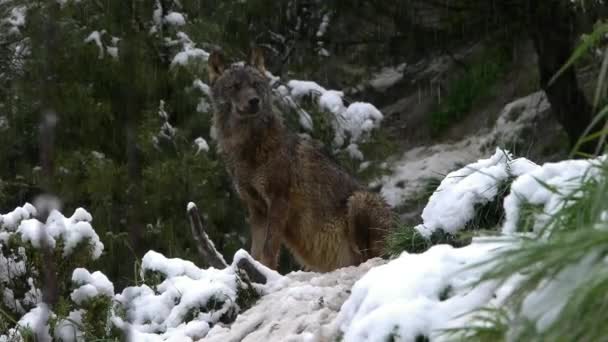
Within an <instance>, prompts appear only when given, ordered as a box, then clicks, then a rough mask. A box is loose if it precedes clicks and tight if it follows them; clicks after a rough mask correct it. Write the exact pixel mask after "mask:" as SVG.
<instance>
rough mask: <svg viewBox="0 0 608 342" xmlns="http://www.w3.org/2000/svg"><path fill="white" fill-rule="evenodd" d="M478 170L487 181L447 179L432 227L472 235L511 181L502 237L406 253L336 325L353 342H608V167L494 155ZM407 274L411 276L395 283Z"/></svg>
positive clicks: (381, 271) (473, 175)
mask: <svg viewBox="0 0 608 342" xmlns="http://www.w3.org/2000/svg"><path fill="white" fill-rule="evenodd" d="M503 156H506V154H504V153H503ZM501 160H502V161H501ZM477 166H478V167H477V169H478V171H479V170H480V169H483V170H485V171H484V172H483V173H481V172H475V171H472V170H469V171H467V168H464V169H461V170H459V171H456V173H455V174H458V175H460V177H459V178H456V179H453V178H452V179H450V177H449V176H448V177H447V178H446V179H445V180H444V182H443V183H442V186H440V189H443V191H445V193H441V192H440V189H438V190H437V192H436V193H435V195H434V196H433V197H432V199H431V200H430V201H429V206H430V207H427V208H433V210H435V213H434V215H433V216H432V217H428V216H427V218H432V219H433V220H429V222H426V221H425V223H426V224H427V225H428V226H432V227H435V228H436V229H438V230H439V229H446V228H447V229H450V228H455V227H459V226H460V227H462V226H463V225H466V222H467V221H468V220H470V219H471V218H472V215H474V213H475V209H478V207H476V204H479V203H482V202H485V201H488V200H489V198H488V197H491V196H495V195H496V194H495V193H494V191H492V190H488V185H492V184H494V182H495V181H499V180H501V179H506V178H507V176H508V175H509V174H511V175H513V178H514V180H513V181H512V183H511V185H510V187H509V194H508V196H507V197H506V198H503V199H502V200H501V202H503V205H504V210H505V218H504V221H503V222H502V224H501V226H502V230H501V232H502V233H503V234H504V235H503V236H499V237H494V238H473V241H472V243H471V244H470V245H468V246H466V247H462V248H457V249H456V248H453V247H450V246H446V245H441V246H434V247H431V248H430V249H429V250H428V251H426V252H424V253H422V254H409V253H408V252H404V253H403V254H401V255H400V256H399V257H398V258H396V259H395V260H393V261H391V262H389V263H388V264H386V265H385V266H381V267H378V268H376V269H373V270H371V271H370V272H369V273H368V274H367V275H366V276H365V277H363V278H362V279H361V280H360V281H359V282H357V283H356V284H355V286H354V287H353V291H352V295H351V297H350V298H349V299H348V301H347V302H346V303H345V304H344V306H343V307H342V309H341V312H340V315H339V317H338V319H337V322H336V323H337V326H338V327H337V329H338V331H339V332H340V334H341V335H342V336H343V340H344V341H377V340H390V339H391V338H392V339H393V340H400V341H420V340H430V341H452V340H479V341H497V340H513V341H519V340H531V339H532V340H546V341H555V340H560V341H561V340H564V341H575V340H576V341H578V340H585V341H596V340H601V339H602V338H603V337H604V336H606V334H607V333H608V330H606V328H605V327H604V326H603V325H601V324H598V323H597V318H598V317H606V315H608V311H607V310H606V307H608V306H607V304H608V302H607V300H606V296H605V295H604V294H605V293H606V291H608V272H607V271H606V256H607V255H608V247H607V246H608V234H607V232H608V214H607V213H608V198H607V196H608V195H607V194H608V162H607V161H606V158H605V157H601V158H598V159H593V160H567V161H562V162H559V163H547V164H544V165H542V166H538V165H535V164H533V163H531V162H529V161H526V160H524V159H519V160H518V159H515V160H514V159H511V158H510V157H509V158H505V159H502V158H501V157H500V155H499V154H496V155H495V156H494V157H493V158H490V159H487V160H482V161H480V162H479V163H477ZM507 167H508V171H509V172H506V171H507V169H506V168H507ZM515 175H517V176H515ZM452 176H453V175H452ZM486 177H488V179H491V181H490V180H486ZM482 189H485V191H478V190H482ZM488 191H489V192H490V194H489V195H488V196H487V197H486V196H485V194H486V192H488ZM431 204H432V206H431ZM439 208H441V210H439ZM427 213H428V211H427ZM450 218H453V220H450ZM431 222H433V225H431V224H430V223H431ZM453 231H458V229H455V230H453ZM398 274H403V275H404V276H403V277H401V278H399V280H398V281H395V280H394V279H395V278H394V277H395V275H398Z"/></svg>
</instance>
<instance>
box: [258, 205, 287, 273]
mask: <svg viewBox="0 0 608 342" xmlns="http://www.w3.org/2000/svg"><path fill="white" fill-rule="evenodd" d="M288 215H289V202H288V200H287V198H283V197H277V198H274V199H273V200H271V201H270V205H269V210H268V223H267V226H266V236H265V239H264V251H263V253H262V259H261V261H262V263H263V264H264V265H266V266H268V267H270V268H272V269H276V268H277V266H278V257H279V251H280V250H281V242H282V241H283V234H284V232H285V229H286V228H287V218H288V217H289V216H288Z"/></svg>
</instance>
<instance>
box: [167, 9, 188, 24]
mask: <svg viewBox="0 0 608 342" xmlns="http://www.w3.org/2000/svg"><path fill="white" fill-rule="evenodd" d="M163 20H164V22H166V23H167V24H169V25H172V26H184V25H186V19H185V18H184V15H183V14H181V13H179V12H170V13H169V14H167V15H166V16H165V18H164V19H163Z"/></svg>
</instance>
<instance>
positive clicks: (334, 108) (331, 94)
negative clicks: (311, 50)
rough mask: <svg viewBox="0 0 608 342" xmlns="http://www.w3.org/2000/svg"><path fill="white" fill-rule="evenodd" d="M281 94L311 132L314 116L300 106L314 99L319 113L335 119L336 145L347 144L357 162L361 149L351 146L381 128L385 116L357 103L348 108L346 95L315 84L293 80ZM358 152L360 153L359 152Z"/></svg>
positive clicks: (368, 105) (362, 103) (280, 91)
mask: <svg viewBox="0 0 608 342" xmlns="http://www.w3.org/2000/svg"><path fill="white" fill-rule="evenodd" d="M278 93H279V94H280V95H282V96H283V97H284V98H285V99H284V100H285V102H286V103H287V104H288V105H289V106H290V107H292V108H295V109H296V111H297V112H298V113H299V114H300V123H301V125H302V127H304V128H305V129H307V130H312V120H311V119H310V115H309V114H308V113H306V112H305V111H304V110H303V109H301V108H300V106H299V105H297V104H298V103H299V102H301V101H302V100H303V99H304V98H306V97H308V96H312V97H313V99H315V100H316V103H317V106H318V108H319V110H321V111H323V112H328V113H330V114H331V115H333V120H332V121H331V122H332V125H333V128H334V131H335V136H334V140H333V144H334V147H335V148H338V149H339V148H342V147H343V146H344V145H345V144H346V143H348V145H347V152H348V153H349V154H350V155H351V156H353V157H354V158H355V159H362V153H360V151H359V149H358V146H350V145H352V144H355V145H356V144H358V143H360V142H363V141H364V140H365V139H366V138H367V137H368V135H369V133H370V132H371V131H372V130H373V129H375V128H378V127H379V126H380V123H381V121H382V119H383V115H382V113H381V112H380V111H379V110H378V109H377V108H376V107H375V106H374V105H372V104H370V103H364V102H354V103H351V104H350V105H349V106H348V107H346V106H345V105H344V100H343V97H344V92H342V91H337V90H327V89H325V88H323V87H322V86H320V85H319V84H317V83H316V82H312V81H301V80H291V81H289V82H287V87H286V88H281V87H279V91H278ZM357 151H358V152H357Z"/></svg>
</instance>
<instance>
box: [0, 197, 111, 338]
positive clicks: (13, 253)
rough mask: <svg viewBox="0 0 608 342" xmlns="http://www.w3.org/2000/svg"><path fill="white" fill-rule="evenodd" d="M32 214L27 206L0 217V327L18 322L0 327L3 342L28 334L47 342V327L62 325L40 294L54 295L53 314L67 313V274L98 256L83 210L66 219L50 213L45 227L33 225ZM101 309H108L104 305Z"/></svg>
mask: <svg viewBox="0 0 608 342" xmlns="http://www.w3.org/2000/svg"><path fill="white" fill-rule="evenodd" d="M37 215H38V211H37V209H36V208H35V207H34V206H33V205H31V204H29V203H26V204H25V205H24V206H23V207H18V208H16V209H15V210H13V211H12V212H10V213H7V214H5V215H0V293H1V294H2V302H1V303H0V309H2V311H1V312H2V315H3V316H5V317H4V319H3V320H2V322H9V323H11V322H17V321H18V324H17V326H14V327H12V326H9V325H8V323H4V325H3V324H0V334H3V335H4V338H6V339H8V340H12V339H17V340H19V338H20V336H22V335H24V334H28V333H27V331H28V329H29V330H31V331H33V332H34V333H35V334H36V335H37V336H38V338H39V339H41V340H48V336H50V335H49V334H52V333H53V330H54V329H52V328H50V329H49V322H51V321H53V322H57V324H58V325H60V326H64V325H65V322H64V321H65V317H63V316H62V313H59V314H58V315H56V314H54V313H53V312H52V311H51V308H49V307H48V306H47V305H46V304H43V303H42V300H43V293H44V292H45V291H48V292H55V293H54V295H56V296H58V298H59V302H58V303H59V304H58V307H60V308H61V309H60V310H59V311H63V310H67V308H68V306H65V305H63V304H65V303H66V301H67V298H69V293H70V289H71V286H70V284H71V283H72V282H71V280H77V278H73V275H72V270H74V268H76V267H78V266H87V265H90V264H91V263H92V262H93V261H94V260H96V259H98V258H99V257H100V256H101V254H102V252H103V244H102V243H101V242H100V240H99V236H97V234H96V233H95V230H94V229H93V227H92V226H91V221H92V217H91V215H90V214H89V213H88V212H87V211H85V210H84V209H82V208H78V209H77V210H76V211H75V212H74V214H73V215H72V216H70V217H65V216H63V215H62V214H61V213H60V212H59V211H56V210H54V211H51V212H50V214H49V215H48V218H47V219H46V220H45V222H41V221H39V220H38V219H37V218H36V217H37ZM45 250H46V252H45ZM77 271H78V269H77V270H76V271H74V272H75V273H74V274H76V272H77ZM83 291H85V290H83ZM83 302H84V300H78V301H75V303H76V304H77V305H80V304H83V305H84V304H85V303H83ZM105 307H106V308H107V307H109V302H108V303H106V305H105ZM76 314H77V313H76V312H72V313H70V315H71V316H74V315H76ZM66 315H67V312H66ZM82 316H83V315H82V314H80V315H79V316H78V317H80V318H82ZM74 317H76V316H74ZM88 318H89V319H88V320H86V319H85V320H82V319H81V320H80V321H81V322H82V323H83V324H86V323H88V322H93V321H95V320H93V319H92V318H93V317H88ZM62 322H63V323H62ZM62 329H63V328H62ZM62 329H59V330H62Z"/></svg>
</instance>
